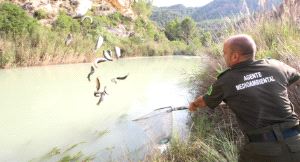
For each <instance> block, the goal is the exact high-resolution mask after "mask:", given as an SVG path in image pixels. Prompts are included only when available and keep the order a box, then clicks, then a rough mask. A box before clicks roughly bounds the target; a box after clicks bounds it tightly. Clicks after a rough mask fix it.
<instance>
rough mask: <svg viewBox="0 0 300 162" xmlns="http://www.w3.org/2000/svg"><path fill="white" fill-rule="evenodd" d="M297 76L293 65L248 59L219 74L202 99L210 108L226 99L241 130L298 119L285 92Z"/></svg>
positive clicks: (299, 75)
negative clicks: (209, 90)
mask: <svg viewBox="0 0 300 162" xmlns="http://www.w3.org/2000/svg"><path fill="white" fill-rule="evenodd" d="M299 78H300V74H299V73H298V72H297V71H296V70H295V69H294V68H292V67H290V66H288V65H286V64H284V63H282V62H280V61H277V60H273V59H267V60H258V61H252V60H249V61H245V62H242V63H239V64H237V65H235V66H233V67H232V68H231V69H228V70H226V71H225V72H223V73H222V74H221V75H219V77H218V80H217V81H216V82H215V83H214V84H213V86H212V90H211V92H210V93H209V94H206V95H204V96H203V99H204V101H205V103H206V104H207V106H208V107H210V108H214V107H216V106H217V105H219V104H220V103H221V102H222V101H224V102H225V103H227V104H228V106H229V107H230V108H231V109H232V110H233V112H234V113H235V114H236V116H237V119H238V122H239V124H240V126H241V128H242V130H243V131H244V132H248V131H251V130H255V129H257V128H262V127H266V126H269V125H273V124H278V123H299V120H298V117H297V115H296V113H295V112H294V109H293V105H292V104H291V102H290V100H289V98H288V92H287V87H288V86H289V85H290V84H292V83H293V82H295V81H297V80H298V79H299Z"/></svg>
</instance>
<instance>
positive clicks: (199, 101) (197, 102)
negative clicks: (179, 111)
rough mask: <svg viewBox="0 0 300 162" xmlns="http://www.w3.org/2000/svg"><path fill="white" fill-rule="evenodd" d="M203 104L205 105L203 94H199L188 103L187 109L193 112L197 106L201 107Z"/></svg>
mask: <svg viewBox="0 0 300 162" xmlns="http://www.w3.org/2000/svg"><path fill="white" fill-rule="evenodd" d="M205 106H206V103H205V101H204V100H203V96H199V97H198V98H197V99H196V100H195V101H194V102H191V103H190V106H189V110H190V111H191V112H194V111H196V110H197V108H202V107H205Z"/></svg>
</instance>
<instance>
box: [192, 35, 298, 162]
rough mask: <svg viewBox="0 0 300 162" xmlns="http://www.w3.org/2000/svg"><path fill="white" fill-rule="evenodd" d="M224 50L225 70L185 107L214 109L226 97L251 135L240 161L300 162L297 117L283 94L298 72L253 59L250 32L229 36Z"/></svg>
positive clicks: (285, 66)
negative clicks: (202, 94)
mask: <svg viewBox="0 0 300 162" xmlns="http://www.w3.org/2000/svg"><path fill="white" fill-rule="evenodd" d="M223 52H224V55H223V57H224V59H225V62H226V64H227V66H228V68H229V69H228V70H226V71H225V72H223V73H222V74H220V75H219V76H218V79H217V81H216V82H215V83H214V84H213V85H212V89H211V91H210V93H208V94H206V95H204V96H200V97H198V98H197V99H196V100H195V101H194V102H192V103H190V107H189V110H190V111H196V110H197V108H201V107H205V106H208V107H210V108H215V107H216V106H218V105H219V104H220V103H221V102H222V101H224V102H225V103H226V104H227V105H228V106H229V107H230V109H232V111H233V112H234V113H235V114H236V117H237V120H238V123H239V125H240V127H241V129H242V130H243V132H244V133H245V134H246V136H247V137H248V139H249V143H247V144H246V145H245V146H244V148H243V149H242V150H241V152H240V156H239V161H241V162H247V161H249V162H259V161H262V162H270V161H287V162H288V161H300V127H299V126H298V125H299V120H298V116H297V115H296V114H295V112H294V108H293V105H292V104H291V102H290V100H289V99H288V93H287V87H288V86H289V85H291V84H292V83H294V82H295V81H297V80H299V78H300V74H299V73H298V72H297V71H296V70H295V69H294V68H291V67H290V66H288V65H286V64H284V63H282V62H280V61H277V60H273V59H266V60H257V61H256V60H255V59H254V58H255V53H256V44H255V42H254V40H253V39H252V38H251V37H250V36H248V35H244V34H242V35H235V36H232V37H230V38H228V39H227V40H226V41H225V43H224V47H223Z"/></svg>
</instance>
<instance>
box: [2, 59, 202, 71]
mask: <svg viewBox="0 0 300 162" xmlns="http://www.w3.org/2000/svg"><path fill="white" fill-rule="evenodd" d="M145 57H146V58H147V57H149V58H161V57H184V59H189V58H203V56H199V55H197V56H189V55H165V56H129V57H123V58H121V59H138V58H145ZM95 58H97V57H94V58H92V59H91V58H89V56H88V57H86V56H81V57H80V56H79V59H77V60H76V59H74V57H72V58H69V59H65V60H59V61H48V60H46V61H43V62H39V63H32V64H25V65H16V64H7V65H5V66H1V67H0V70H4V69H16V68H25V67H42V66H49V65H67V64H81V63H92V62H93V59H95Z"/></svg>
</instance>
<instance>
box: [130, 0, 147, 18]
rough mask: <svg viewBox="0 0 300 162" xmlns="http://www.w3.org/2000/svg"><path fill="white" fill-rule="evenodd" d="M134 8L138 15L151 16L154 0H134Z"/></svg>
mask: <svg viewBox="0 0 300 162" xmlns="http://www.w3.org/2000/svg"><path fill="white" fill-rule="evenodd" d="M132 8H133V10H134V13H136V14H137V15H138V16H140V17H143V16H145V17H149V16H150V15H151V13H152V2H151V1H149V0H138V1H134V3H133V5H132Z"/></svg>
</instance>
